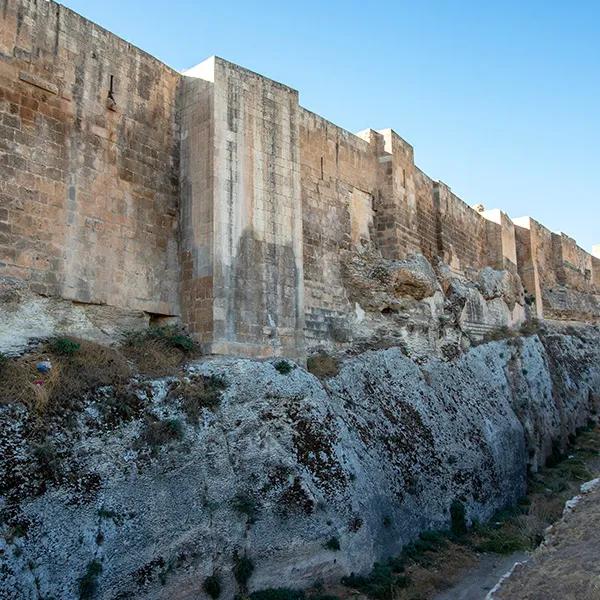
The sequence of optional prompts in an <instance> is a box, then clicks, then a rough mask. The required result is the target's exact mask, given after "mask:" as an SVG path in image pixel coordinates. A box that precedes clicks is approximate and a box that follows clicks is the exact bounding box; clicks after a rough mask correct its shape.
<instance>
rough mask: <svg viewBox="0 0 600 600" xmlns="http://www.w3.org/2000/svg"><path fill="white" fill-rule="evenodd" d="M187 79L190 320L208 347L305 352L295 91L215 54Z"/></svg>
mask: <svg viewBox="0 0 600 600" xmlns="http://www.w3.org/2000/svg"><path fill="white" fill-rule="evenodd" d="M185 76H186V79H188V78H192V79H199V80H201V83H197V82H186V83H185V84H184V101H183V105H182V106H183V108H182V111H183V113H184V116H183V117H182V119H183V122H184V123H185V124H186V131H185V132H184V135H183V137H182V147H183V148H184V151H183V154H184V156H185V165H184V173H183V176H182V180H183V190H184V194H183V203H182V232H183V234H182V237H183V240H184V247H183V254H182V257H183V263H184V264H183V267H184V294H183V297H182V302H183V304H184V306H185V307H186V308H185V309H184V312H185V314H187V315H188V317H187V320H188V322H190V323H192V324H193V326H194V330H195V332H196V333H197V334H198V335H199V336H200V338H201V340H202V341H204V342H205V343H206V344H207V349H208V350H209V351H211V352H216V353H223V354H246V355H252V356H270V355H273V354H287V355H295V354H302V352H303V347H304V346H303V335H304V331H303V330H304V305H303V302H304V291H303V290H304V276H303V261H302V207H301V204H300V202H299V198H300V154H299V141H298V140H299V124H298V120H299V106H298V93H297V92H296V91H295V90H292V89H291V88H288V87H287V86H284V85H282V84H280V83H277V82H275V81H272V80H269V79H267V78H265V77H261V76H260V75H257V74H256V73H252V72H251V71H248V70H246V69H243V68H241V67H238V66H236V65H233V64H231V63H228V62H227V61H224V60H222V59H220V58H216V57H213V58H211V59H209V60H207V61H205V62H204V63H202V64H201V65H199V66H198V67H195V68H194V69H192V70H190V71H188V72H187V73H186V74H185ZM198 104H199V105H200V107H198V106H197V105H198ZM206 115H207V116H206ZM205 116H206V118H205ZM207 150H208V152H207ZM205 152H207V154H204V155H203V153H205ZM182 164H183V163H182ZM204 300H206V301H207V302H204ZM197 311H199V312H197ZM207 312H208V313H212V314H211V315H208V319H209V323H210V324H207V325H206V326H204V325H203V323H204V322H205V321H206V319H207Z"/></svg>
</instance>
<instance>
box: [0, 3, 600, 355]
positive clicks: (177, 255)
mask: <svg viewBox="0 0 600 600" xmlns="http://www.w3.org/2000/svg"><path fill="white" fill-rule="evenodd" d="M0 174H1V177H0V276H1V277H2V278H5V279H10V280H11V281H16V282H19V284H21V283H22V284H24V285H26V286H27V287H28V289H30V290H31V292H32V293H35V294H37V295H39V296H43V297H49V298H57V299H63V300H70V301H73V302H75V303H83V304H85V303H89V304H91V305H94V304H104V305H107V306H109V307H114V308H115V309H118V310H120V311H138V312H140V313H142V314H145V315H147V317H148V318H150V317H152V318H154V317H161V316H162V317H177V318H179V319H180V320H181V322H182V323H183V324H185V325H186V326H187V327H188V328H189V329H190V331H191V332H192V333H193V334H194V335H195V336H196V337H197V339H198V340H199V341H200V342H201V343H202V345H203V347H204V348H205V350H206V351H207V352H215V353H221V352H222V353H233V354H244V355H250V356H271V355H279V354H285V355H295V356H302V355H303V354H304V352H305V347H306V345H307V346H309V347H312V346H314V345H315V344H317V343H321V342H328V341H331V340H334V338H336V339H337V338H340V337H341V338H343V337H344V335H345V334H343V331H342V330H343V328H344V327H343V326H342V325H341V324H343V323H347V322H350V321H352V322H361V319H362V318H363V317H364V315H363V313H364V307H363V306H361V305H360V302H358V301H357V299H356V293H355V290H352V289H351V285H350V284H349V283H348V276H349V275H348V272H347V271H348V264H349V263H350V262H352V260H353V258H356V257H357V256H362V257H363V258H364V257H365V256H368V257H375V258H372V259H373V260H380V259H381V260H383V261H392V263H394V264H397V265H404V263H403V262H402V261H406V260H409V261H410V260H413V258H414V257H415V256H419V255H422V256H423V257H425V259H426V262H427V263H428V264H429V265H430V266H432V267H433V268H434V269H435V270H436V276H437V277H438V278H439V279H440V281H442V283H443V286H442V287H443V288H444V290H443V291H445V290H446V288H451V287H452V283H451V281H450V280H451V278H452V277H463V278H466V279H469V278H471V279H472V280H477V277H479V275H478V273H480V272H481V271H482V270H484V269H485V268H491V269H493V270H495V271H498V272H508V273H510V274H511V275H510V276H511V277H517V276H518V277H517V279H519V278H520V282H522V284H523V286H524V289H525V292H526V297H527V299H528V302H529V303H530V305H531V306H532V307H533V308H532V309H531V311H532V312H531V314H535V315H537V316H538V317H545V318H554V319H568V320H578V319H579V320H592V321H595V320H598V319H600V247H595V249H594V251H593V254H592V255H590V254H588V253H587V252H585V251H584V250H582V249H581V248H580V247H578V246H577V244H576V243H575V241H574V240H573V239H571V238H569V237H568V236H566V235H564V234H555V233H552V232H550V231H549V230H548V229H546V228H545V227H543V226H542V225H541V224H539V223H538V222H536V221H535V220H533V219H530V218H528V217H527V218H521V219H514V220H511V219H510V217H509V216H508V215H506V214H505V213H504V212H502V211H501V210H500V209H493V210H485V209H484V208H483V207H481V206H479V207H477V208H476V209H473V208H471V207H470V206H468V205H467V204H466V203H465V202H464V201H463V200H462V199H460V198H459V197H458V196H456V195H455V194H454V193H453V192H452V190H451V189H450V187H449V186H447V185H446V184H444V183H442V182H439V181H434V180H433V179H431V178H430V177H429V176H428V175H427V174H425V173H424V172H423V171H421V170H420V169H419V168H418V166H416V164H415V157H414V149H413V147H412V146H411V145H410V144H409V143H407V142H406V141H405V140H403V139H402V138H401V137H400V136H399V135H398V134H397V133H396V132H395V131H393V130H392V129H384V130H380V131H375V130H373V129H365V130H363V131H361V132H359V133H358V134H356V135H355V134H353V133H350V132H348V131H346V130H344V129H343V128H341V127H338V126H337V125H335V124H334V123H331V122H329V121H327V120H326V119H324V118H322V117H320V116H319V115H316V114H315V113H312V112H310V111H308V110H306V109H304V108H303V107H302V106H301V105H300V103H299V95H298V92H297V91H296V90H294V89H293V88H291V87H289V86H287V85H284V84H281V83H279V82H276V81H272V80H270V79H267V78H265V77H263V76H261V75H259V74H257V73H254V72H252V71H249V70H247V69H244V68H242V67H239V66H237V65H234V64H232V63H229V62H227V61H225V60H223V59H221V58H218V57H212V58H209V59H207V60H206V61H204V62H203V63H200V64H199V65H197V66H196V67H194V68H192V69H190V70H188V71H186V72H185V73H183V74H180V73H177V72H176V71H174V70H172V69H170V68H169V67H167V66H166V65H164V64H162V63H161V62H160V61H158V60H156V59H155V58H153V57H152V56H150V55H148V54H147V53H145V52H143V51H141V50H139V49H137V48H135V47H133V46H132V45H131V44H129V43H127V42H126V41H124V40H121V39H120V38H118V37H116V36H114V35H113V34H111V33H110V32H108V31H106V30H105V29H102V28H101V27H99V26H97V25H95V24H93V23H90V22H89V21H87V20H85V19H84V18H82V17H80V16H79V15H77V14H76V13H74V12H73V11H70V10H69V9H66V8H64V7H62V6H60V5H59V4H56V3H55V2H52V1H51V2H32V1H29V0H6V1H5V2H4V10H3V12H2V16H1V18H0ZM377 257H379V258H377ZM411 257H412V258H411ZM361 260H362V259H361ZM394 261H395V262H394ZM359 262H360V260H359ZM385 264H388V263H385ZM402 268H404V267H402ZM419 268H421V267H419ZM447 269H448V270H447ZM449 278H450V279H449ZM473 278H474V279H473ZM520 282H519V285H520ZM479 285H481V284H479ZM432 290H433V288H432V289H430V293H433V294H434V295H433V296H431V297H430V301H429V304H427V305H422V306H420V308H419V310H420V311H421V312H423V314H422V315H421V316H419V319H422V320H423V323H425V322H427V320H428V319H429V322H431V320H432V319H433V318H434V317H433V316H432V315H433V314H435V311H436V310H438V308H436V307H439V305H440V302H442V303H443V299H441V298H440V296H439V294H440V293H442V292H439V291H437V292H433V291H432ZM494 293H495V292H493V290H492V291H490V294H491V296H490V298H488V299H487V300H486V302H491V304H490V305H489V306H488V305H485V306H484V305H483V304H482V302H484V300H482V298H481V297H478V296H476V295H472V296H471V297H469V298H468V299H467V300H466V302H467V304H466V306H467V308H465V311H466V312H465V314H463V315H462V316H460V318H461V319H463V320H466V321H468V323H469V327H470V328H471V329H472V330H473V331H475V330H477V331H479V330H484V329H486V328H487V329H489V328H490V327H493V326H494V325H493V324H494V323H496V324H503V323H507V322H509V323H516V322H518V319H521V318H522V317H523V315H522V314H521V313H520V312H519V310H521V311H522V310H524V309H518V310H517V309H515V308H514V306H512V304H511V306H510V307H509V308H508V309H507V308H506V307H504V308H503V307H502V306H500V305H499V304H498V302H496V300H495V298H494V297H493V294H494ZM436 294H437V295H436ZM384 304H385V303H384ZM401 304H402V303H401ZM427 306H429V308H427ZM467 309H468V310H467ZM390 310H391V309H390ZM396 310H400V309H398V308H394V309H393V310H392V313H394V311H396ZM507 310H508V311H509V313H510V314H509V313H507V312H506V311H507ZM515 310H516V311H517V312H515ZM467 313H468V314H467ZM517 313H518V315H517ZM515 315H517V316H515ZM478 319H479V320H478ZM423 323H421V324H420V325H419V327H421V328H423V329H424V330H427V327H429V325H423ZM490 323H492V325H490ZM411 326H412V325H411ZM415 327H416V325H415ZM437 327H438V326H437V325H436V326H435V327H433V329H432V331H431V332H430V333H428V334H427V335H429V337H430V338H431V339H434V337H435V335H437V334H436V333H435V332H436V331H437V329H436V328H437Z"/></svg>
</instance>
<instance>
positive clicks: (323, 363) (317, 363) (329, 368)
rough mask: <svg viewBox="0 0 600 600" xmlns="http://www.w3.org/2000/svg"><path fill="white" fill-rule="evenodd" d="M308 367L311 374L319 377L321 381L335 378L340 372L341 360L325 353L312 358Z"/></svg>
mask: <svg viewBox="0 0 600 600" xmlns="http://www.w3.org/2000/svg"><path fill="white" fill-rule="evenodd" d="M306 367H307V369H308V371H309V373H312V374H313V375H315V376H316V377H319V379H328V378H330V377H335V376H336V375H338V374H339V372H340V363H339V360H338V359H337V358H335V357H333V356H330V355H329V354H326V353H324V352H321V353H320V354H315V355H314V356H310V357H309V358H308V360H307V361H306Z"/></svg>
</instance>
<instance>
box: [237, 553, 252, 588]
mask: <svg viewBox="0 0 600 600" xmlns="http://www.w3.org/2000/svg"><path fill="white" fill-rule="evenodd" d="M253 572H254V564H253V563H252V561H251V560H250V559H249V558H248V557H247V556H246V555H244V556H240V555H239V554H238V553H237V552H235V553H234V554H233V575H234V577H235V580H236V581H237V582H238V584H239V585H240V586H241V588H242V589H243V590H245V589H246V586H247V584H248V581H250V577H252V573H253Z"/></svg>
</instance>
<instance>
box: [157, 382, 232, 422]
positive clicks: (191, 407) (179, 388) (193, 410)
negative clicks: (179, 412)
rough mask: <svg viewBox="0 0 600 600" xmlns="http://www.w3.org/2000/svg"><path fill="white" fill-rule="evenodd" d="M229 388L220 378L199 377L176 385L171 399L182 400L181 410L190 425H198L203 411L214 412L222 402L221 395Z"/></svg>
mask: <svg viewBox="0 0 600 600" xmlns="http://www.w3.org/2000/svg"><path fill="white" fill-rule="evenodd" d="M226 387H227V385H226V383H225V382H224V381H223V380H222V379H220V378H218V377H202V376H197V377H194V378H193V379H189V380H183V381H179V382H177V383H176V385H175V387H174V388H173V389H172V390H171V391H170V393H169V395H170V396H171V397H179V398H180V399H181V408H182V409H183V411H184V412H185V414H186V415H187V418H188V421H189V422H190V423H197V422H198V420H199V419H200V415H201V414H202V410H203V409H205V408H206V409H208V410H214V409H216V408H217V407H218V406H219V404H220V402H221V393H222V391H223V390H224V389H225V388H226Z"/></svg>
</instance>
